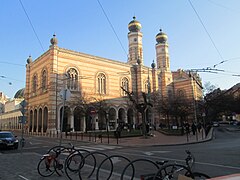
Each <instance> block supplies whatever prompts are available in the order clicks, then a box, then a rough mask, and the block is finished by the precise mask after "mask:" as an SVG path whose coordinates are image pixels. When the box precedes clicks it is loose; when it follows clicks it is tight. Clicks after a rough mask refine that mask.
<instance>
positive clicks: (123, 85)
mask: <svg viewBox="0 0 240 180" xmlns="http://www.w3.org/2000/svg"><path fill="white" fill-rule="evenodd" d="M121 86H122V87H123V88H124V89H125V90H126V91H129V81H128V79H127V78H126V77H124V78H122V82H121ZM121 94H122V95H123V96H126V95H127V93H126V92H125V91H124V90H123V89H122V93H121Z"/></svg>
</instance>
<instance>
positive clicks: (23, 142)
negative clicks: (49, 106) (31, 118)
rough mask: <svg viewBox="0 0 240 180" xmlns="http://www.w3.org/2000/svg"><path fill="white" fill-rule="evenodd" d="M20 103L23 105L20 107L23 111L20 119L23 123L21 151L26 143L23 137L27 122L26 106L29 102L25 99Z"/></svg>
mask: <svg viewBox="0 0 240 180" xmlns="http://www.w3.org/2000/svg"><path fill="white" fill-rule="evenodd" d="M20 105H21V109H20V111H21V113H22V116H21V117H20V119H19V123H22V135H21V141H20V146H21V152H22V148H23V146H24V144H25V140H24V138H23V126H24V124H25V123H26V119H27V118H26V116H25V112H26V111H27V110H26V109H25V108H26V106H27V102H26V101H25V100H23V101H22V102H21V103H20Z"/></svg>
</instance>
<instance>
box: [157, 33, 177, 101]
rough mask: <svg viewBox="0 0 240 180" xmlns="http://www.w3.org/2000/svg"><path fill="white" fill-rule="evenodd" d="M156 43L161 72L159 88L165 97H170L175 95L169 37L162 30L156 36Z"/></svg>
mask: <svg viewBox="0 0 240 180" xmlns="http://www.w3.org/2000/svg"><path fill="white" fill-rule="evenodd" d="M156 41H157V43H156V46H155V47H156V59H157V69H159V70H160V74H159V88H160V91H161V95H162V96H163V97H169V96H171V95H172V93H173V87H172V82H173V77H172V73H171V71H170V61H169V53H168V43H167V35H166V34H165V33H163V32H162V30H161V29H160V32H159V33H158V34H157V35H156Z"/></svg>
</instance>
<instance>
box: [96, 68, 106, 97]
mask: <svg viewBox="0 0 240 180" xmlns="http://www.w3.org/2000/svg"><path fill="white" fill-rule="evenodd" d="M97 83H98V89H97V92H98V93H99V94H106V76H105V74H103V73H99V74H98V76H97Z"/></svg>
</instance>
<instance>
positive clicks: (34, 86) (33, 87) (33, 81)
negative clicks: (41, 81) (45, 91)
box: [32, 75, 37, 94]
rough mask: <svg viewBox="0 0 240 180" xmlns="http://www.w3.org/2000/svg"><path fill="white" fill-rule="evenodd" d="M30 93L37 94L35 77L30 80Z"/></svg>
mask: <svg viewBox="0 0 240 180" xmlns="http://www.w3.org/2000/svg"><path fill="white" fill-rule="evenodd" d="M32 92H33V93H34V94H36V93H37V75H34V76H33V80H32Z"/></svg>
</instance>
